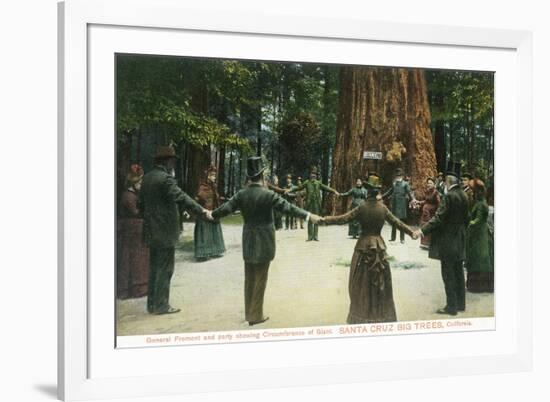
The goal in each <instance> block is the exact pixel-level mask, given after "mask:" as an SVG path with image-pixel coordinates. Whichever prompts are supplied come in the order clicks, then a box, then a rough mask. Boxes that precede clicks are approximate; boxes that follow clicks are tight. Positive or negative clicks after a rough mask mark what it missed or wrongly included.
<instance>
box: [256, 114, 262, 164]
mask: <svg viewBox="0 0 550 402" xmlns="http://www.w3.org/2000/svg"><path fill="white" fill-rule="evenodd" d="M256 113H257V114H256V155H257V156H262V105H261V103H258V110H257V111H256Z"/></svg>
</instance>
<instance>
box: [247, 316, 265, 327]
mask: <svg viewBox="0 0 550 402" xmlns="http://www.w3.org/2000/svg"><path fill="white" fill-rule="evenodd" d="M267 320H269V317H264V318H262V319H261V320H260V321H248V325H249V326H253V325H257V324H261V323H262V322H266V321H267Z"/></svg>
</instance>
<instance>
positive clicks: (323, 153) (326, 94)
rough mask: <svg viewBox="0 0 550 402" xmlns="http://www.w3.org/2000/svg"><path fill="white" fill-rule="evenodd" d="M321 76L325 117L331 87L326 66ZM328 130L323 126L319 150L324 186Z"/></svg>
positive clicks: (327, 166)
mask: <svg viewBox="0 0 550 402" xmlns="http://www.w3.org/2000/svg"><path fill="white" fill-rule="evenodd" d="M323 75H324V78H325V82H324V86H323V113H324V114H325V116H327V115H328V114H329V113H330V110H329V108H330V104H329V103H330V87H331V85H332V82H331V77H330V72H329V68H328V66H326V65H325V66H323ZM329 136H330V132H329V128H328V127H326V125H325V124H323V127H322V138H323V139H322V149H321V179H322V181H323V183H324V184H328V182H329V173H330V172H329V154H330V141H329Z"/></svg>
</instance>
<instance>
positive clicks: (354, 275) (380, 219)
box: [322, 175, 417, 324]
mask: <svg viewBox="0 0 550 402" xmlns="http://www.w3.org/2000/svg"><path fill="white" fill-rule="evenodd" d="M367 187H368V196H367V200H366V201H365V202H364V203H363V204H361V205H360V206H358V207H357V208H354V209H353V210H351V211H349V212H348V213H347V214H345V215H340V216H329V217H325V218H323V220H322V222H323V223H324V224H326V225H332V224H336V225H342V224H345V223H348V222H350V221H352V220H357V221H358V222H359V225H360V226H361V235H360V237H359V239H358V240H357V243H356V245H355V251H354V253H353V257H352V260H351V268H350V274H349V284H348V288H349V296H350V308H349V314H348V317H347V323H348V324H360V323H370V322H392V321H397V315H396V312H395V304H394V301H393V288H392V277H391V271H390V264H389V262H388V258H387V254H386V244H385V243H384V239H383V238H382V236H381V235H380V232H381V230H382V228H383V227H384V222H388V223H389V224H391V225H395V226H396V227H397V228H398V229H399V230H403V231H404V232H405V233H407V234H408V235H409V236H411V237H413V238H414V239H416V238H417V236H415V235H413V230H412V229H411V228H410V227H409V226H407V225H406V224H404V223H403V222H401V221H400V220H399V219H397V218H396V217H395V216H394V215H393V214H392V213H391V212H390V210H389V209H388V208H387V207H386V206H385V205H384V204H383V203H382V202H381V201H379V200H377V195H378V193H379V191H380V187H381V186H380V178H379V177H377V176H374V175H371V176H370V177H369V178H368V182H367Z"/></svg>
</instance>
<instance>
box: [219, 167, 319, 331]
mask: <svg viewBox="0 0 550 402" xmlns="http://www.w3.org/2000/svg"><path fill="white" fill-rule="evenodd" d="M264 169H265V168H263V167H262V166H261V158H259V157H251V158H248V161H247V173H246V174H247V176H248V179H249V184H248V185H247V186H246V187H245V188H244V189H242V190H240V191H239V192H238V193H237V194H235V195H234V196H233V197H232V198H231V199H230V200H229V201H228V202H226V203H225V204H223V205H221V206H220V207H219V208H217V209H216V210H214V212H212V216H213V218H214V219H219V218H222V217H224V216H227V215H229V214H231V213H233V212H234V211H236V210H237V209H238V210H240V211H241V213H242V216H243V219H244V227H243V237H242V248H243V259H244V308H245V319H246V321H248V324H249V325H255V324H260V323H262V322H265V321H267V320H268V319H269V317H264V315H263V304H264V294H265V288H266V284H267V273H268V270H269V264H270V263H271V261H272V260H273V259H274V258H275V226H274V221H273V215H274V211H277V212H280V213H282V214H288V215H292V216H295V217H298V218H303V219H306V220H308V219H311V220H312V221H314V222H315V223H317V222H318V221H319V219H320V218H319V216H317V215H314V214H310V213H309V212H307V211H305V210H303V209H301V208H298V207H297V206H295V205H293V204H291V203H289V202H288V201H286V200H285V199H284V198H283V197H281V196H280V195H278V194H276V193H274V192H273V191H271V190H269V189H268V188H266V185H265V183H264V179H263V171H264Z"/></svg>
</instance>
